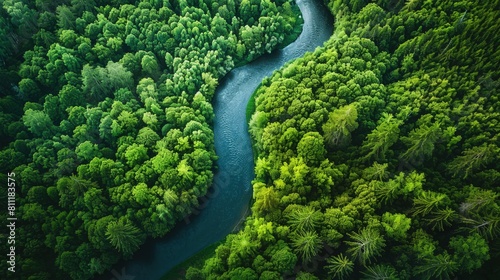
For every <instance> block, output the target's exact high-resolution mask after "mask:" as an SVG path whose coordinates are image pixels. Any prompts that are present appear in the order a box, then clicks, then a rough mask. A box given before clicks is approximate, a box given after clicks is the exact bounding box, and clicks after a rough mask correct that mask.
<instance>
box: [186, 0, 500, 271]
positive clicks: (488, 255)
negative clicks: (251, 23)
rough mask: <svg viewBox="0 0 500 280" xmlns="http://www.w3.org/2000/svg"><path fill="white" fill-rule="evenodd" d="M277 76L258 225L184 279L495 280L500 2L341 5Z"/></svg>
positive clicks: (259, 160) (261, 159)
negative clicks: (310, 47)
mask: <svg viewBox="0 0 500 280" xmlns="http://www.w3.org/2000/svg"><path fill="white" fill-rule="evenodd" d="M326 4H327V5H328V8H329V9H330V11H331V13H332V14H333V15H334V18H335V29H334V30H335V31H334V34H333V35H332V37H331V38H330V40H329V41H328V42H327V43H326V44H325V45H324V46H323V47H322V48H319V49H317V50H316V51H314V52H313V53H308V54H307V55H305V56H304V57H302V58H300V59H297V60H296V61H294V62H293V63H290V64H289V65H287V66H285V67H284V68H283V69H281V70H280V71H277V72H275V73H274V75H273V76H272V77H269V78H266V79H265V80H264V81H263V82H262V84H261V86H260V88H259V89H258V90H257V91H256V92H255V110H254V112H252V114H251V117H250V119H249V130H250V134H251V137H252V139H253V144H254V149H255V151H256V153H255V179H254V180H253V202H252V206H251V210H252V213H251V215H249V216H248V217H247V219H246V221H245V225H244V227H243V229H242V230H241V231H239V232H237V233H234V234H230V235H229V236H227V238H226V239H225V240H224V242H223V243H222V244H220V245H219V246H218V247H217V248H216V249H215V250H214V252H213V253H212V255H211V257H208V258H206V260H205V261H204V264H203V265H198V266H191V267H190V268H188V269H187V271H186V272H185V276H184V277H185V278H186V279H191V280H194V279H260V280H263V279H300V280H304V279H309V280H313V279H496V277H497V276H498V274H499V273H500V269H499V266H498V264H499V263H500V239H499V235H500V207H499V205H500V199H499V194H500V184H499V183H500V182H499V181H500V173H499V170H500V166H499V163H500V148H499V143H500V141H499V133H500V102H499V99H498V98H499V78H500V72H499V70H498V65H500V49H498V46H499V45H500V36H498V34H496V33H497V32H498V30H500V24H499V22H498V18H499V10H500V1H494V0H490V1H468V0H457V1H451V0H443V1H427V0H410V1H393V0H377V1H364V0H346V1H343V0H331V1H326Z"/></svg>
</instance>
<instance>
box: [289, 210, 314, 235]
mask: <svg viewBox="0 0 500 280" xmlns="http://www.w3.org/2000/svg"><path fill="white" fill-rule="evenodd" d="M321 220H322V215H321V213H320V212H318V211H317V210H314V209H313V208H311V207H298V208H296V209H294V210H292V212H291V213H290V214H288V224H289V225H290V226H291V228H292V229H293V230H294V231H312V230H314V229H315V228H316V227H318V225H320V222H321Z"/></svg>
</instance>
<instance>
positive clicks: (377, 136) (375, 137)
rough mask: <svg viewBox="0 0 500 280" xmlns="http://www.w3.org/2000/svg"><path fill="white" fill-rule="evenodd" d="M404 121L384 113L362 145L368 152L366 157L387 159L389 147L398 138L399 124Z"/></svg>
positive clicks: (363, 149)
mask: <svg viewBox="0 0 500 280" xmlns="http://www.w3.org/2000/svg"><path fill="white" fill-rule="evenodd" d="M402 123H403V122H402V121H400V120H398V119H396V118H394V117H393V116H392V115H390V114H386V113H384V114H383V115H382V119H381V120H380V122H379V124H378V125H377V127H376V128H375V130H373V131H372V132H371V133H370V134H368V135H367V136H366V140H365V141H364V142H363V146H361V150H362V151H363V152H364V153H366V155H365V157H364V159H370V158H371V157H375V159H385V154H386V153H387V151H388V150H389V148H390V147H391V146H392V145H393V144H394V143H396V141H397V140H398V137H399V126H400V125H401V124H402Z"/></svg>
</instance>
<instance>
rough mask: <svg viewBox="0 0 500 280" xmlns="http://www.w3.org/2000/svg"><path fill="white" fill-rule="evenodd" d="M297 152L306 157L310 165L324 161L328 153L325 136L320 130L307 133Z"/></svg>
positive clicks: (298, 145) (301, 140)
mask: <svg viewBox="0 0 500 280" xmlns="http://www.w3.org/2000/svg"><path fill="white" fill-rule="evenodd" d="M297 154H298V156H299V157H302V158H303V159H304V161H305V162H306V163H307V165H308V166H313V165H316V164H318V163H319V162H321V161H323V160H324V159H325V154H326V150H325V146H324V144H323V137H321V135H320V134H319V133H318V132H308V133H306V134H305V135H304V136H303V137H302V139H300V141H299V144H297Z"/></svg>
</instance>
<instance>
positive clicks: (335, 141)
mask: <svg viewBox="0 0 500 280" xmlns="http://www.w3.org/2000/svg"><path fill="white" fill-rule="evenodd" d="M357 118H358V111H357V110H356V106H355V104H349V105H347V106H343V107H340V108H338V109H337V110H335V111H333V112H332V113H330V114H329V115H328V121H327V122H326V123H325V124H324V125H323V136H324V137H325V140H326V142H327V143H329V144H330V145H332V146H334V147H335V146H343V145H346V144H348V143H349V141H350V139H351V132H353V131H354V130H355V129H356V128H357V127H358V123H357V122H356V120H357Z"/></svg>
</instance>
